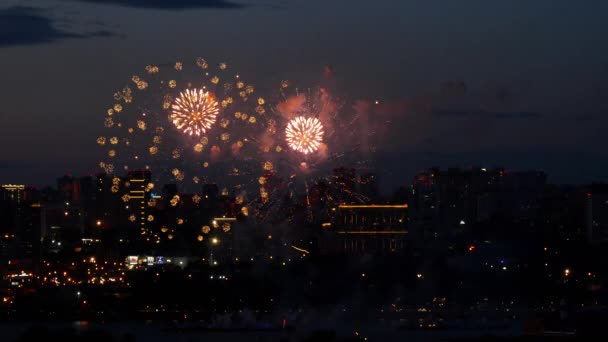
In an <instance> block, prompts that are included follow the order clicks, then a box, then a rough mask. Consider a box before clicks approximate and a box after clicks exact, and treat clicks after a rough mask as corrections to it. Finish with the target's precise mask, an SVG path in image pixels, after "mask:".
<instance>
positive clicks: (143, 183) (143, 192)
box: [125, 170, 152, 231]
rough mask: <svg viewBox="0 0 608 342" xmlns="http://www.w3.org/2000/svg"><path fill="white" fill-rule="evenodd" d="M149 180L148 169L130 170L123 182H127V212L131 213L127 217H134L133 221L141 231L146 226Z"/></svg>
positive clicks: (150, 178) (144, 229) (150, 176)
mask: <svg viewBox="0 0 608 342" xmlns="http://www.w3.org/2000/svg"><path fill="white" fill-rule="evenodd" d="M151 180H152V174H151V173H150V171H148V170H137V171H130V172H129V173H128V174H127V178H126V180H125V182H129V187H128V189H129V190H128V194H127V195H128V197H126V198H128V201H127V202H128V212H129V213H131V215H129V217H130V218H131V217H135V220H134V222H135V223H136V224H137V227H138V229H139V230H142V231H146V230H147V228H148V227H147V225H148V216H149V213H148V201H149V200H150V191H151V188H150V184H151ZM132 215H133V216H132Z"/></svg>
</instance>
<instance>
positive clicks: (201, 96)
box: [169, 89, 219, 136]
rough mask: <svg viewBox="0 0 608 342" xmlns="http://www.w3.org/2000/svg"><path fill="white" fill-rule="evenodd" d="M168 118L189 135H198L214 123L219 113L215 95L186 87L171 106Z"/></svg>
mask: <svg viewBox="0 0 608 342" xmlns="http://www.w3.org/2000/svg"><path fill="white" fill-rule="evenodd" d="M171 108H172V109H173V110H172V112H171V115H169V119H170V120H171V122H173V124H174V125H175V127H177V129H179V130H180V131H182V132H184V133H185V134H189V135H196V136H200V135H201V134H204V133H205V132H207V131H208V130H209V129H211V126H212V125H213V124H214V123H215V120H216V117H217V115H218V113H219V107H218V103H217V101H216V100H215V97H214V96H213V95H212V94H209V92H206V91H204V90H203V89H192V90H191V89H186V91H184V92H181V93H180V94H179V97H178V98H176V99H175V103H174V104H173V105H172V106H171Z"/></svg>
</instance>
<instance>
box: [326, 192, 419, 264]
mask: <svg viewBox="0 0 608 342" xmlns="http://www.w3.org/2000/svg"><path fill="white" fill-rule="evenodd" d="M407 209H408V205H407V204H394V205H393V204H391V205H381V204H378V205H375V204H370V205H346V204H344V205H340V206H338V207H337V208H334V209H332V211H333V213H334V214H333V217H332V219H331V222H326V223H323V224H322V228H323V229H324V230H326V231H328V232H332V233H333V234H335V236H334V241H333V243H332V245H333V246H331V247H329V246H327V247H329V248H333V249H335V251H340V252H344V253H347V254H350V253H372V254H374V253H377V254H387V253H395V252H399V251H401V250H403V249H404V248H405V247H406V237H407V234H408V231H407V229H406V223H407V221H408V217H407Z"/></svg>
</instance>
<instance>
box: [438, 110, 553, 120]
mask: <svg viewBox="0 0 608 342" xmlns="http://www.w3.org/2000/svg"><path fill="white" fill-rule="evenodd" d="M432 113H433V115H434V116H438V117H445V118H448V117H454V118H493V119H538V118H541V117H542V116H543V115H542V114H541V113H536V112H489V111H484V110H449V109H448V110H443V109H442V110H434V111H433V112H432Z"/></svg>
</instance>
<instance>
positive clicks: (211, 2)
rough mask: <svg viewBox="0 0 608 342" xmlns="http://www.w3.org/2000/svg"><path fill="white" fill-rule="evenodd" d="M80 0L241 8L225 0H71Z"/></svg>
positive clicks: (162, 6) (156, 6) (171, 7)
mask: <svg viewBox="0 0 608 342" xmlns="http://www.w3.org/2000/svg"><path fill="white" fill-rule="evenodd" d="M73 1H80V2H88V3H96V4H104V5H106V4H107V5H118V6H124V7H138V8H151V9H165V10H180V9H190V8H219V9H233V8H243V7H245V6H244V5H242V4H238V3H234V2H231V1H226V0H73Z"/></svg>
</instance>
